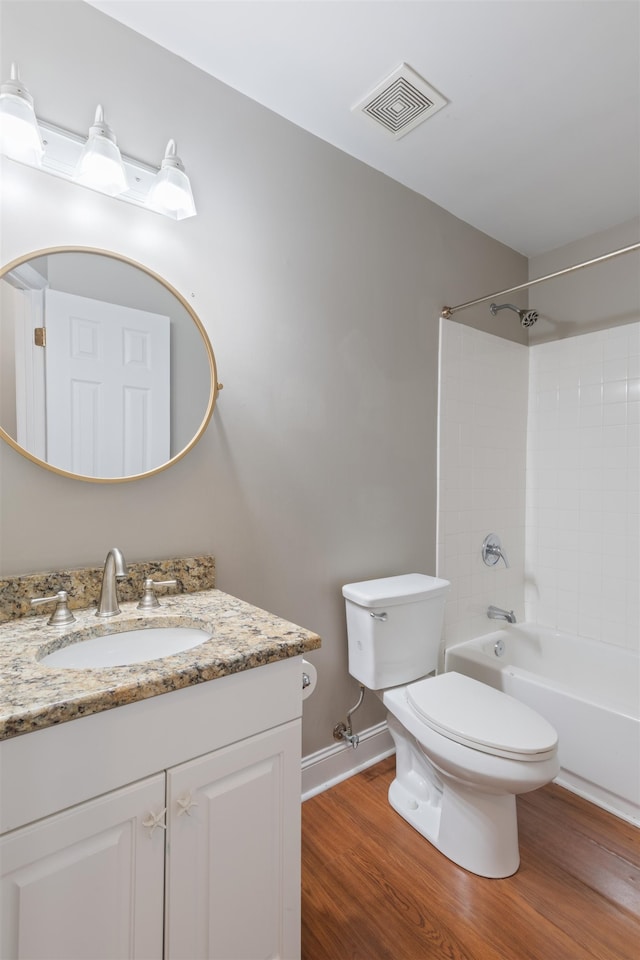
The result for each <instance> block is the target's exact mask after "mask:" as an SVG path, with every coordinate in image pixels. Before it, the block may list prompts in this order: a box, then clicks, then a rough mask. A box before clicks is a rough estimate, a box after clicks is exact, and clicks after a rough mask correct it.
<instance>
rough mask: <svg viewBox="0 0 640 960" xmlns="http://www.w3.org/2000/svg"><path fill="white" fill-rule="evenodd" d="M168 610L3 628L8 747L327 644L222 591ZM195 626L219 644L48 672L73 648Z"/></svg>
mask: <svg viewBox="0 0 640 960" xmlns="http://www.w3.org/2000/svg"><path fill="white" fill-rule="evenodd" d="M160 604H161V605H160V607H156V608H155V609H153V610H144V611H143V610H137V609H136V606H137V604H136V602H135V601H129V602H127V603H121V604H120V608H121V611H122V612H121V613H120V614H119V615H118V616H116V617H113V618H110V619H109V620H98V619H97V618H96V617H95V607H90V608H88V609H84V610H74V614H75V616H76V622H75V623H71V624H69V625H68V626H65V627H50V626H48V625H47V620H48V615H47V616H43V617H22V618H18V619H14V620H10V621H8V622H6V623H3V624H2V625H0V678H1V679H0V740H3V739H7V738H9V737H14V736H17V735H18V734H22V733H29V732H31V731H34V730H42V729H43V728H45V727H49V726H53V725H54V724H58V723H64V722H65V721H67V720H74V719H76V718H78V717H84V716H88V715H89V714H92V713H99V712H101V711H102V710H110V709H111V708H113V707H119V706H122V705H124V704H127V703H133V702H134V701H136V700H144V699H146V698H147V697H155V696H157V695H158V694H162V693H169V692H170V691H171V690H179V689H180V688H182V687H188V686H191V685H193V684H196V683H202V682H204V681H206V680H214V679H216V678H218V677H224V676H227V675H229V674H232V673H238V672H240V671H242V670H250V669H252V668H253V667H260V666H263V665H264V664H267V663H274V662H275V661H277V660H284V659H286V658H288V657H295V656H298V655H300V654H304V653H307V652H308V651H309V650H315V649H317V648H318V647H319V646H320V642H321V641H320V637H319V636H318V635H317V634H315V633H312V632H311V631H309V630H305V629H303V628H302V627H298V626H296V625H295V624H293V623H289V622H288V621H286V620H281V619H280V617H276V616H275V615H274V614H271V613H267V611H265V610H260V609H259V608H258V607H254V606H252V605H251V604H249V603H245V602H244V601H243V600H238V599H237V598H236V597H232V596H229V594H226V593H222V592H221V591H220V590H203V591H201V592H199V593H182V594H178V595H174V596H170V595H164V596H162V597H161V598H160ZM161 625H167V626H190V627H198V628H200V629H205V630H207V631H210V632H211V639H210V640H205V641H204V642H203V643H201V644H200V645H199V646H197V647H194V648H192V649H191V650H185V651H183V652H182V653H178V654H174V655H172V656H169V657H164V658H163V659H161V660H151V661H146V662H143V663H137V664H132V665H129V666H122V667H107V668H99V669H96V668H94V669H84V668H83V669H78V670H77V669H71V668H68V667H65V668H57V667H47V666H44V665H43V664H41V663H40V662H39V658H41V657H42V656H45V655H46V654H48V653H51V652H52V651H53V650H55V649H59V648H60V647H62V646H65V645H66V643H67V642H69V641H71V642H73V639H74V638H75V637H76V635H77V634H78V633H80V632H81V633H82V637H83V638H84V639H88V637H89V636H101V635H104V634H108V633H118V632H121V631H123V630H131V629H144V628H145V627H147V628H148V627H154V626H161Z"/></svg>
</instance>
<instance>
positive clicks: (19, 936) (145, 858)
mask: <svg viewBox="0 0 640 960" xmlns="http://www.w3.org/2000/svg"><path fill="white" fill-rule="evenodd" d="M164 804H165V777H164V774H159V775H157V776H154V777H149V778H148V779H147V780H143V781H141V782H139V783H136V784H133V785H131V786H129V787H125V788H123V789H122V790H117V791H115V792H114V793H110V794H106V795H105V796H103V797H100V798H98V799H97V800H91V801H88V802H87V803H83V804H81V805H80V806H77V807H72V808H71V809H70V810H67V811H65V812H64V813H59V814H56V815H55V816H51V817H47V818H46V819H44V820H40V821H38V822H36V823H34V824H31V825H30V826H28V827H23V828H21V829H19V830H15V831H13V833H9V834H6V835H5V836H4V837H3V838H2V840H0V867H1V873H2V887H1V894H2V933H1V947H0V956H2V957H3V958H6V960H27V958H29V960H121V958H122V960H124V958H143V957H144V958H148V960H150V958H157V960H159V958H161V957H162V926H163V879H164V844H165V831H164V830H163V829H162V828H160V827H159V828H156V829H154V830H153V831H152V830H151V829H150V828H149V827H145V826H144V825H143V821H144V820H146V819H148V818H149V815H150V814H151V815H157V814H161V813H162V811H163V809H164Z"/></svg>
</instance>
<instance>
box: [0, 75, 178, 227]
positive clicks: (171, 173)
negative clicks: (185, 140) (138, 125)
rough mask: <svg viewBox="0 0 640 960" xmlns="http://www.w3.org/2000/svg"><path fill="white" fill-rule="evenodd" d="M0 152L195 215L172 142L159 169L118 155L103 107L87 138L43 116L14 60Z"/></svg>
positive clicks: (173, 213) (170, 211)
mask: <svg viewBox="0 0 640 960" xmlns="http://www.w3.org/2000/svg"><path fill="white" fill-rule="evenodd" d="M0 153H2V154H4V155H5V156H6V157H9V158H10V159H12V160H17V161H19V162H20V163H24V164H26V165H27V166H30V167H36V168H38V169H40V170H42V171H44V172H45V173H51V174H53V175H54V176H56V177H61V178H62V179H63V180H71V181H73V182H75V183H78V184H80V185H81V186H84V187H90V188H91V189H92V190H96V191H98V192H99V193H105V194H108V195H109V196H112V197H115V199H117V200H125V201H126V202H127V203H133V204H134V205H136V206H138V207H145V208H146V209H148V210H153V211H155V212H156V213H160V214H162V215H163V216H166V217H170V218H172V219H174V220H183V219H185V218H186V217H193V216H195V214H196V208H195V204H194V202H193V194H192V192H191V184H190V182H189V178H188V176H187V174H186V173H185V170H184V165H183V163H182V161H181V160H180V158H179V157H178V156H177V154H176V146H175V142H174V141H173V140H170V141H169V144H168V145H167V150H166V153H165V157H164V159H163V161H162V166H161V168H160V170H158V168H157V167H153V166H150V165H149V164H146V163H142V162H141V161H139V160H133V159H132V158H131V157H126V156H124V155H122V154H121V153H120V150H119V149H118V146H117V143H116V138H115V135H114V133H113V131H112V129H111V127H110V126H109V125H108V124H107V123H106V122H105V119H104V111H103V109H102V107H101V106H98V109H97V110H96V115H95V120H94V123H93V125H92V126H91V128H90V130H89V137H88V139H86V140H85V138H83V137H79V136H77V134H75V133H71V132H70V131H68V130H63V129H62V128H61V127H56V126H54V125H53V124H50V123H46V122H45V121H43V120H39V119H38V118H37V116H36V114H35V112H34V108H33V98H32V97H31V95H30V94H29V92H28V91H27V89H26V87H25V86H24V84H23V83H22V82H21V80H20V77H19V73H18V68H17V66H16V64H12V66H11V79H10V80H7V81H6V82H4V83H2V84H1V85H0Z"/></svg>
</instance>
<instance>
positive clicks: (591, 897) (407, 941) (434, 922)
mask: <svg viewBox="0 0 640 960" xmlns="http://www.w3.org/2000/svg"><path fill="white" fill-rule="evenodd" d="M394 766H395V761H394V757H390V758H389V759H388V760H383V761H382V762H381V763H379V764H376V765H375V766H373V767H371V768H369V769H368V770H365V771H364V772H363V773H360V774H358V775H357V776H355V777H352V778H351V779H349V780H346V781H344V782H343V783H341V784H338V785H337V786H336V787H333V788H332V789H331V790H328V791H326V792H325V793H322V794H319V795H318V796H316V797H313V798H312V799H311V800H307V801H306V802H305V803H304V804H303V805H302V822H303V829H302V837H303V855H302V957H303V960H428V958H431V957H437V958H446V960H505V958H506V960H528V958H530V960H587V958H594V957H597V958H598V960H638V958H640V830H637V829H636V828H634V827H632V826H631V825H630V824H628V823H626V822H625V821H623V820H619V819H618V818H617V817H614V816H612V815H610V814H607V813H605V812H604V811H603V810H601V809H599V808H598V807H595V806H593V805H592V804H589V803H587V802H586V801H584V800H582V799H581V798H579V797H576V796H575V795H574V794H572V793H569V792H568V791H566V790H563V789H562V788H560V787H557V786H555V785H553V784H552V785H550V786H549V787H545V788H543V789H542V790H537V791H535V792H534V793H530V794H526V795H524V796H522V797H520V798H518V818H519V830H520V856H521V864H520V869H519V870H518V872H517V873H516V874H514V876H513V877H509V878H507V879H506V880H487V879H484V878H482V877H476V876H474V875H473V874H470V873H467V872H466V871H465V870H462V869H461V868H460V867H457V866H456V865H455V864H453V863H451V862H450V861H449V860H447V859H446V858H445V857H443V856H442V854H440V853H439V852H438V851H437V850H435V849H434V847H432V846H431V844H429V843H427V841H425V840H424V839H423V838H422V837H420V836H419V834H417V833H416V832H415V830H413V828H412V827H410V826H409V824H407V823H406V822H405V821H404V820H403V819H402V818H401V817H400V816H398V814H397V813H395V812H394V811H393V810H392V809H391V807H390V806H389V805H388V802H387V790H388V787H389V784H390V782H391V780H392V779H393V773H394Z"/></svg>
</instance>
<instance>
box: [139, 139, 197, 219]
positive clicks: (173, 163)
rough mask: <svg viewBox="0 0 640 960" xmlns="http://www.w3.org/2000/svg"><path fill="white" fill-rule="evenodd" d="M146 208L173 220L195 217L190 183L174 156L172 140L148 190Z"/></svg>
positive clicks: (174, 148) (174, 149) (174, 150)
mask: <svg viewBox="0 0 640 960" xmlns="http://www.w3.org/2000/svg"><path fill="white" fill-rule="evenodd" d="M147 206H148V207H150V208H151V209H152V210H155V211H156V212H157V213H162V214H164V216H166V217H173V218H174V219H175V220H185V219H186V218H187V217H195V215H196V205H195V203H194V200H193V193H192V191H191V183H190V182H189V177H188V176H187V175H186V173H185V172H184V167H183V165H182V161H181V160H180V158H179V157H178V156H177V155H176V145H175V142H174V141H173V140H170V141H169V143H168V144H167V149H166V152H165V157H164V160H163V161H162V166H161V168H160V171H159V172H158V174H157V176H156V178H155V180H154V181H153V184H152V186H151V189H150V190H149V196H148V197H147Z"/></svg>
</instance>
